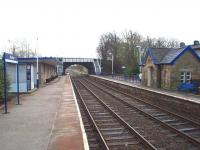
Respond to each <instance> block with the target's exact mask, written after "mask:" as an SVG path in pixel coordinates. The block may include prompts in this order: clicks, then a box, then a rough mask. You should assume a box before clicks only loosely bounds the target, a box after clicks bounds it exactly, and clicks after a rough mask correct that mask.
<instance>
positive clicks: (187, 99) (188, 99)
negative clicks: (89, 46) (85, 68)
mask: <svg viewBox="0 0 200 150" xmlns="http://www.w3.org/2000/svg"><path fill="white" fill-rule="evenodd" d="M92 76H93V77H96V78H100V79H103V80H107V81H111V82H115V83H118V84H123V85H126V86H130V87H135V88H139V89H143V90H147V91H150V92H154V93H158V94H161V95H167V96H170V97H174V98H178V99H182V100H185V101H189V102H192V103H196V104H200V102H198V101H196V100H193V99H190V98H184V97H181V96H176V95H172V94H170V95H168V94H167V93H165V92H163V93H162V92H159V91H154V90H151V89H146V88H143V87H138V86H136V85H130V84H128V83H124V82H123V81H122V82H118V81H117V80H115V79H109V78H105V77H99V76H94V75H92Z"/></svg>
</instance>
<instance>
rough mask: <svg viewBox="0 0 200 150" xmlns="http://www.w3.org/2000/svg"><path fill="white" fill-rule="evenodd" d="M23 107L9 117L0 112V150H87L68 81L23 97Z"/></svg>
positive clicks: (12, 109) (64, 79)
mask: <svg viewBox="0 0 200 150" xmlns="http://www.w3.org/2000/svg"><path fill="white" fill-rule="evenodd" d="M21 103H22V105H14V104H13V105H9V112H10V113H9V114H6V115H5V114H2V113H3V110H1V109H0V112H1V113H0V150H47V149H48V150H82V149H86V150H87V139H86V135H85V133H84V129H83V124H82V123H81V117H80V113H79V112H78V108H77V104H76V101H75V96H74V93H73V87H72V85H71V82H70V79H69V77H67V76H64V77H61V78H60V79H59V80H57V82H54V83H52V84H49V85H47V86H44V87H42V88H40V89H39V90H37V91H35V92H33V93H31V94H27V95H23V96H22V97H21ZM82 132H83V133H82ZM83 137H84V139H83Z"/></svg>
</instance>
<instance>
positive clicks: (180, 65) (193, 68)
mask: <svg viewBox="0 0 200 150" xmlns="http://www.w3.org/2000/svg"><path fill="white" fill-rule="evenodd" d="M181 71H190V72H192V79H195V78H198V79H200V61H199V60H198V59H197V58H196V57H195V56H194V55H193V54H192V53H191V52H190V51H187V52H185V53H184V54H183V55H182V56H181V57H180V58H179V59H178V60H177V61H176V62H175V64H174V65H172V68H171V85H170V88H171V89H176V87H177V85H178V84H180V75H181Z"/></svg>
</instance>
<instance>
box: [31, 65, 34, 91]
mask: <svg viewBox="0 0 200 150" xmlns="http://www.w3.org/2000/svg"><path fill="white" fill-rule="evenodd" d="M34 81H35V80H34V66H33V64H31V89H34Z"/></svg>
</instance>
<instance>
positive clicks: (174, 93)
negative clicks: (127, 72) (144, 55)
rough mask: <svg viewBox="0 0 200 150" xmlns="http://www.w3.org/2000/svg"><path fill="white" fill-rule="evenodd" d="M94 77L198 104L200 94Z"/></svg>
mask: <svg viewBox="0 0 200 150" xmlns="http://www.w3.org/2000/svg"><path fill="white" fill-rule="evenodd" d="M95 77H98V78H103V79H106V80H110V81H113V82H118V83H121V84H124V85H129V86H133V87H138V88H141V89H146V90H149V91H153V92H157V93H161V94H165V95H169V96H173V97H177V98H180V99H183V100H187V101H191V102H195V103H198V104H200V96H199V95H194V94H190V93H183V92H178V91H170V90H165V89H154V88H149V87H145V86H142V85H139V84H138V83H137V84H135V83H133V82H127V81H122V80H117V79H112V78H107V77H103V76H95Z"/></svg>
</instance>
